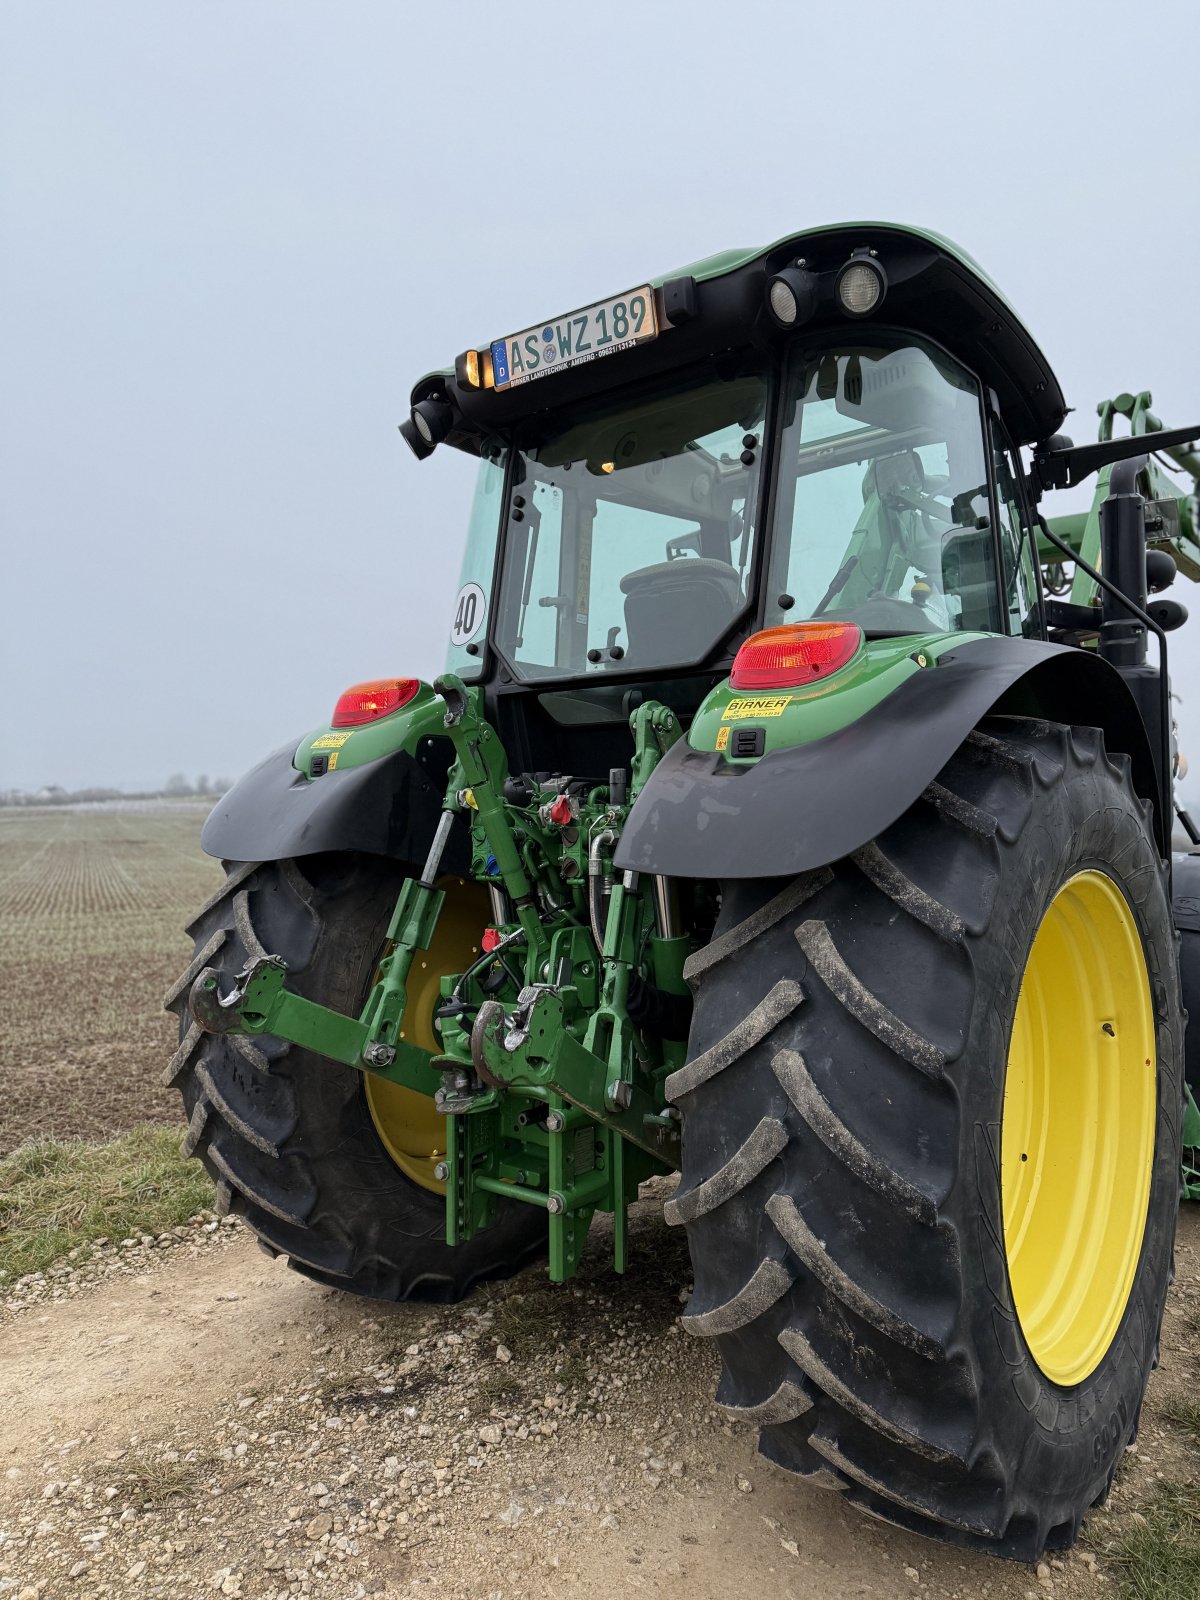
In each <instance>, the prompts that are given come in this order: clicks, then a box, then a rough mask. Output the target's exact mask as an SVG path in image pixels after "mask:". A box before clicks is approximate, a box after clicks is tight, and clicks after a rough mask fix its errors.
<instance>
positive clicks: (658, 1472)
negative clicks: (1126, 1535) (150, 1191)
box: [0, 1183, 1200, 1600]
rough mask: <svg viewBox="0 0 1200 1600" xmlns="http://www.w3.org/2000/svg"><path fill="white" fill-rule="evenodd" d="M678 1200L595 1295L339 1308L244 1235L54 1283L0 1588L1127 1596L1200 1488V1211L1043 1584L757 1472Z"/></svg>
mask: <svg viewBox="0 0 1200 1600" xmlns="http://www.w3.org/2000/svg"><path fill="white" fill-rule="evenodd" d="M659 1187H660V1188H662V1189H663V1190H664V1192H665V1191H666V1190H667V1189H669V1187H670V1186H669V1185H668V1184H665V1183H664V1184H660V1185H659ZM661 1201H662V1195H661V1194H659V1193H655V1194H652V1195H648V1196H647V1198H646V1199H645V1200H643V1201H642V1202H641V1204H640V1205H639V1206H638V1208H637V1211H636V1215H635V1218H634V1244H635V1249H634V1262H635V1265H634V1267H633V1269H632V1271H631V1272H630V1273H629V1275H628V1276H627V1277H626V1278H625V1279H624V1280H619V1279H616V1278H614V1277H613V1276H612V1275H611V1274H610V1273H609V1272H608V1271H607V1269H606V1265H605V1260H606V1251H605V1240H604V1239H603V1237H601V1236H600V1233H599V1231H598V1232H597V1234H596V1235H595V1236H594V1237H593V1241H592V1246H591V1249H590V1251H589V1257H588V1262H587V1264H586V1267H585V1270H584V1272H583V1274H582V1276H581V1278H580V1280H579V1281H578V1282H577V1283H575V1284H574V1285H572V1286H570V1287H568V1288H566V1289H560V1290H552V1289H551V1288H550V1286H549V1285H547V1284H546V1283H545V1281H544V1279H543V1278H542V1276H541V1274H540V1272H539V1271H536V1270H534V1271H530V1272H527V1273H526V1274H524V1275H523V1276H522V1277H521V1278H520V1279H518V1280H516V1282H515V1283H513V1284H511V1285H505V1286H501V1287H496V1288H492V1289H488V1290H485V1291H483V1292H482V1293H481V1294H480V1295H479V1296H478V1297H476V1299H474V1300H473V1301H472V1302H470V1303H468V1304H467V1305H465V1306H462V1307H459V1308H431V1307H418V1306H405V1307H381V1306H376V1305H372V1304H369V1303H364V1302H361V1301H356V1300H353V1299H350V1298H348V1297H345V1296H342V1295H340V1294H336V1293H333V1292H332V1291H329V1290H325V1289H320V1288H317V1287H316V1286H315V1285H313V1284H311V1283H308V1282H306V1281H305V1280H304V1279H302V1278H300V1277H298V1276H296V1275H294V1274H292V1273H291V1272H289V1271H288V1270H287V1269H286V1268H285V1267H284V1266H283V1265H282V1264H280V1263H270V1262H268V1261H267V1259H266V1258H265V1257H264V1256H262V1255H261V1254H260V1253H259V1252H258V1251H257V1250H256V1248H255V1246H254V1244H253V1242H252V1241H251V1239H250V1238H249V1237H248V1236H247V1234H246V1233H245V1231H244V1230H243V1229H242V1228H241V1227H240V1226H234V1227H231V1228H220V1229H215V1230H214V1232H213V1233H211V1234H206V1233H204V1231H203V1230H199V1229H197V1230H190V1231H189V1230H181V1232H188V1237H187V1238H183V1239H173V1240H172V1241H171V1246H170V1248H165V1247H163V1246H159V1245H155V1244H153V1243H151V1244H150V1245H133V1242H132V1241H131V1242H130V1243H131V1246H132V1248H130V1247H127V1248H125V1249H124V1250H121V1249H119V1248H118V1249H114V1250H112V1251H110V1252H108V1257H109V1258H110V1260H109V1264H108V1265H107V1266H106V1267H104V1268H102V1273H103V1275H101V1276H100V1277H99V1278H98V1279H97V1280H96V1281H95V1282H93V1283H87V1282H84V1283H81V1284H80V1285H78V1286H75V1285H73V1284H72V1283H71V1281H70V1280H69V1279H59V1280H49V1281H47V1282H44V1283H42V1284H40V1285H33V1286H26V1287H25V1288H24V1289H23V1290H21V1291H19V1292H18V1294H17V1296H16V1297H15V1298H16V1302H17V1307H18V1308H17V1309H14V1308H13V1306H12V1303H11V1302H10V1304H9V1308H8V1309H7V1310H6V1311H5V1312H2V1313H0V1317H2V1318H3V1321H0V1414H2V1415H3V1416H4V1429H3V1435H2V1439H0V1592H3V1591H4V1585H5V1583H6V1582H7V1585H8V1590H9V1592H10V1593H12V1594H13V1595H14V1600H15V1597H17V1596H21V1595H23V1594H29V1595H38V1596H45V1597H46V1600H54V1597H57V1596H67V1595H70V1596H78V1597H81V1600H83V1597H89V1596H94V1597H109V1596H113V1595H125V1594H134V1593H136V1594H137V1595H139V1596H142V1595H145V1596H160V1595H162V1596H193V1595H195V1596H200V1595H204V1594H211V1593H218V1594H225V1595H241V1596H245V1597H247V1600H250V1597H256V1600H257V1597H264V1600H265V1597H276V1596H278V1597H281V1600H282V1597H284V1596H288V1597H291V1596H293V1595H307V1594H312V1595H322V1596H324V1595H328V1596H330V1597H331V1600H332V1597H336V1600H358V1597H361V1596H366V1595H383V1596H390V1597H396V1600H408V1597H414V1600H415V1597H418V1596H428V1597H446V1600H451V1597H463V1600H466V1597H471V1600H475V1597H479V1600H518V1597H519V1600H530V1597H535V1596H542V1595H547V1596H548V1595H550V1594H552V1593H553V1594H558V1593H560V1592H562V1591H563V1590H564V1589H565V1590H566V1591H567V1592H570V1593H577V1594H584V1593H589V1592H590V1593H592V1594H596V1595H601V1596H609V1595H626V1594H634V1593H646V1594H648V1595H655V1596H663V1597H664V1600H683V1597H685V1596H686V1597H687V1600H718V1597H720V1600H725V1597H727V1596H729V1595H731V1594H736V1593H739V1592H744V1593H746V1594H753V1595H763V1596H778V1597H780V1600H849V1597H852V1596H854V1597H860V1596H861V1597H889V1600H891V1597H895V1596H902V1595H908V1594H915V1595H921V1596H927V1597H929V1600H984V1597H994V1600H1025V1597H1027V1596H1029V1595H1046V1594H1057V1595H1060V1596H1063V1597H1069V1600H1092V1597H1095V1596H1101V1595H1112V1594H1113V1593H1114V1586H1113V1583H1112V1580H1111V1578H1110V1576H1109V1574H1108V1572H1107V1571H1106V1562H1105V1559H1104V1556H1103V1544H1104V1542H1105V1538H1106V1537H1107V1535H1108V1533H1109V1531H1110V1529H1111V1527H1112V1526H1113V1525H1114V1523H1116V1522H1119V1520H1120V1518H1121V1516H1122V1514H1124V1515H1136V1513H1135V1512H1134V1510H1133V1507H1134V1506H1135V1505H1136V1504H1137V1502H1138V1500H1139V1497H1141V1496H1143V1495H1144V1494H1145V1493H1146V1491H1147V1490H1148V1488H1149V1487H1151V1486H1152V1482H1153V1480H1154V1475H1155V1473H1156V1472H1159V1473H1161V1471H1162V1467H1161V1466H1160V1465H1159V1464H1158V1463H1159V1461H1160V1459H1161V1458H1162V1457H1163V1454H1164V1452H1165V1454H1166V1455H1167V1456H1169V1457H1170V1458H1171V1470H1172V1471H1174V1472H1177V1471H1178V1470H1179V1465H1180V1462H1179V1454H1180V1450H1181V1448H1182V1447H1181V1446H1180V1444H1179V1442H1178V1440H1177V1439H1176V1438H1175V1437H1174V1436H1168V1433H1167V1431H1166V1430H1165V1425H1164V1424H1163V1422H1162V1418H1161V1411H1162V1404H1163V1401H1164V1399H1165V1397H1166V1396H1167V1395H1169V1394H1171V1393H1173V1392H1176V1391H1178V1390H1179V1389H1180V1387H1181V1386H1183V1385H1184V1384H1185V1383H1190V1382H1192V1381H1194V1377H1195V1345H1196V1337H1195V1330H1194V1327H1192V1326H1191V1325H1190V1324H1191V1322H1194V1319H1195V1317H1196V1312H1197V1309H1198V1308H1200V1213H1197V1212H1196V1211H1194V1210H1193V1211H1188V1212H1186V1213H1185V1215H1184V1217H1183V1221H1182V1228H1181V1238H1180V1250H1179V1262H1180V1280H1179V1283H1178V1284H1177V1287H1176V1291H1175V1293H1174V1296H1173V1304H1172V1308H1171V1311H1170V1313H1169V1320H1168V1327H1167V1350H1166V1360H1165V1362H1164V1366H1163V1369H1162V1370H1161V1371H1160V1372H1159V1374H1157V1375H1156V1377H1155V1379H1154V1382H1153V1384H1152V1387H1151V1398H1150V1403H1149V1408H1148V1415H1147V1418H1146V1421H1145V1424H1144V1427H1143V1432H1142V1442H1141V1444H1140V1446H1139V1449H1138V1452H1137V1453H1136V1455H1134V1456H1132V1457H1130V1460H1129V1464H1128V1466H1127V1468H1126V1471H1125V1472H1124V1473H1123V1475H1122V1481H1121V1483H1120V1485H1119V1486H1118V1489H1117V1492H1116V1494H1115V1495H1114V1499H1113V1502H1112V1506H1111V1512H1110V1514H1109V1515H1106V1516H1101V1517H1097V1518H1094V1519H1092V1521H1090V1522H1089V1524H1088V1527H1087V1532H1086V1536H1085V1539H1084V1541H1083V1542H1082V1544H1081V1545H1080V1546H1079V1548H1078V1549H1077V1550H1076V1551H1075V1552H1073V1553H1072V1554H1071V1555H1070V1556H1068V1557H1067V1558H1066V1559H1065V1560H1063V1561H1061V1562H1059V1561H1057V1560H1056V1561H1054V1562H1052V1563H1049V1564H1048V1565H1047V1568H1046V1570H1045V1572H1044V1574H1043V1576H1042V1577H1041V1578H1038V1577H1037V1576H1036V1574H1035V1573H1033V1572H1032V1571H1031V1570H1030V1569H1028V1568H1026V1567H1017V1566H1012V1565H1008V1564H1005V1563H1001V1562H997V1561H993V1560H990V1559H988V1558H985V1557H979V1556H967V1555H965V1554H963V1553H962V1552H959V1551H955V1550H950V1549H945V1548H942V1547H940V1546H937V1545H933V1544H930V1543H927V1542H926V1541H924V1540H920V1539H916V1538H911V1537H909V1536H907V1535H905V1534H902V1533H900V1532H897V1531H896V1530H894V1529H891V1528H888V1527H885V1526H883V1525H880V1524H876V1523H873V1522H870V1521H868V1520H866V1519H864V1518H863V1517H862V1516H860V1515H859V1514H857V1513H855V1512H853V1511H851V1510H850V1509H849V1508H847V1507H845V1506H844V1505H843V1504H842V1503H841V1501H840V1500H839V1498H838V1497H837V1496H836V1495H835V1494H830V1493H829V1492H828V1491H823V1490H820V1489H814V1488H810V1487H807V1486H806V1485H804V1484H801V1483H797V1482H796V1480H794V1479H791V1478H789V1477H787V1476H786V1475H784V1474H782V1473H780V1472H779V1471H777V1470H776V1469H774V1468H772V1467H770V1466H768V1465H767V1464H766V1463H765V1462H763V1461H762V1460H761V1459H759V1458H758V1457H757V1456H756V1454H755V1450H754V1439H753V1433H752V1430H749V1429H745V1428H737V1427H732V1426H730V1425H729V1424H727V1423H723V1422H722V1421H721V1420H720V1418H719V1417H718V1415H717V1413H716V1412H715V1411H714V1409H713V1407H712V1405H711V1402H710V1396H711V1393H712V1389H713V1385H714V1381H715V1372H714V1371H713V1370H712V1366H713V1362H712V1353H711V1351H710V1350H709V1349H708V1348H707V1347H705V1346H703V1345H701V1344H699V1343H697V1342H694V1341H692V1340H690V1339H688V1338H687V1336H686V1335H685V1334H683V1333H682V1332H681V1331H680V1329H679V1325H678V1322H677V1320H676V1319H677V1315H678V1311H679V1307H680V1300H681V1296H682V1294H683V1292H684V1290H685V1289H686V1285H687V1281H688V1267H687V1258H686V1253H685V1251H684V1250H683V1249H682V1247H681V1242H680V1240H679V1238H678V1235H677V1234H676V1233H675V1232H674V1230H668V1229H667V1228H666V1227H665V1226H664V1224H663V1222H662V1215H661ZM72 1288H75V1289H76V1292H74V1293H72V1292H71V1290H72ZM55 1296H58V1297H59V1298H55ZM502 1339H503V1340H507V1341H511V1343H510V1344H508V1345H505V1346H504V1350H505V1351H511V1360H507V1361H504V1360H501V1359H498V1358H497V1353H496V1352H497V1345H498V1343H499V1342H500V1341H501V1340H502ZM189 1458H190V1459H189ZM1198 1465H1200V1461H1198V1460H1197V1458H1196V1457H1195V1456H1193V1457H1192V1458H1191V1461H1190V1468H1191V1470H1192V1472H1193V1475H1194V1473H1195V1470H1196V1467H1197V1466H1198ZM1097 1549H1100V1551H1101V1553H1100V1555H1099V1558H1098V1559H1097V1555H1096V1551H1097Z"/></svg>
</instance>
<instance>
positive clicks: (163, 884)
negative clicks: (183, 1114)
mask: <svg viewBox="0 0 1200 1600" xmlns="http://www.w3.org/2000/svg"><path fill="white" fill-rule="evenodd" d="M205 810H206V807H205V806H204V805H203V804H200V805H187V804H180V803H166V802H164V803H160V804H159V805H157V806H154V805H153V804H152V803H141V804H137V803H135V804H133V805H125V806H112V805H104V806H97V807H95V808H91V809H86V810H83V809H75V808H67V807H62V806H58V807H45V808H36V809H35V808H28V809H27V808H25V807H0V1084H2V1085H3V1092H2V1093H0V1155H3V1154H4V1153H5V1152H6V1151H8V1150H11V1149H12V1147H13V1146H14V1145H15V1144H17V1143H19V1142H20V1140H22V1139H24V1138H28V1137H30V1136H36V1135H39V1134H59V1135H62V1136H64V1137H86V1138H96V1139H99V1138H104V1137H105V1136H106V1135H108V1134H112V1133H120V1132H123V1131H124V1130H125V1129H126V1128H129V1127H131V1126H132V1125H133V1124H134V1123H135V1122H137V1121H139V1120H142V1119H149V1120H155V1121H163V1122H167V1121H174V1120H175V1119H176V1117H177V1116H178V1106H177V1097H176V1096H175V1095H174V1094H171V1093H168V1091H166V1090H165V1089H164V1088H163V1087H162V1085H161V1082H160V1080H161V1077H162V1068H163V1063H164V1062H165V1061H167V1060H168V1059H169V1057H170V1054H171V1049H172V1048H173V1047H172V1045H171V1042H170V1041H171V1038H172V1033H173V1019H171V1018H170V1017H167V1016H164V1015H163V1010H162V997H163V994H164V992H165V991H166V988H167V986H168V984H169V983H170V982H171V981H172V979H174V978H175V977H177V976H178V974H179V973H180V972H181V971H182V970H183V968H184V967H185V966H186V965H187V963H188V961H189V960H190V959H191V953H192V951H191V942H190V940H188V939H187V938H186V937H185V935H184V933H183V924H184V922H185V921H186V920H187V917H188V915H189V914H190V912H191V911H192V910H193V909H194V908H195V907H197V906H199V905H200V904H201V903H202V902H203V901H204V899H205V898H206V897H207V896H208V895H209V894H210V893H211V891H212V890H213V889H214V888H215V887H216V885H217V884H218V883H219V882H220V881H221V869H220V867H219V866H218V865H217V863H216V862H214V861H210V860H209V859H208V857H207V856H204V855H202V854H201V852H200V846H199V836H200V826H201V824H202V822H203V820H204V814H205Z"/></svg>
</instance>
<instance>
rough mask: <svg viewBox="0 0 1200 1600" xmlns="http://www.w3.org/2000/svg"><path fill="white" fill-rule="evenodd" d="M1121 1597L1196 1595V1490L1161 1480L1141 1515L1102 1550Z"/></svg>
mask: <svg viewBox="0 0 1200 1600" xmlns="http://www.w3.org/2000/svg"><path fill="white" fill-rule="evenodd" d="M1105 1554H1106V1555H1107V1557H1108V1559H1109V1561H1111V1562H1112V1563H1113V1565H1114V1566H1115V1567H1116V1568H1117V1582H1118V1593H1119V1595H1120V1596H1121V1600H1196V1596H1197V1595H1200V1489H1196V1488H1193V1487H1192V1486H1191V1485H1190V1484H1182V1483H1163V1484H1161V1485H1160V1486H1159V1488H1158V1490H1157V1492H1156V1494H1155V1496H1154V1499H1153V1501H1152V1502H1151V1503H1150V1505H1149V1506H1147V1507H1146V1508H1145V1510H1144V1511H1143V1513H1142V1520H1139V1521H1136V1522H1132V1523H1130V1524H1129V1525H1128V1526H1126V1527H1125V1528H1124V1529H1123V1530H1122V1532H1121V1534H1120V1536H1119V1538H1117V1539H1116V1540H1114V1542H1113V1543H1112V1544H1111V1545H1110V1546H1109V1547H1108V1549H1107V1550H1106V1551H1105Z"/></svg>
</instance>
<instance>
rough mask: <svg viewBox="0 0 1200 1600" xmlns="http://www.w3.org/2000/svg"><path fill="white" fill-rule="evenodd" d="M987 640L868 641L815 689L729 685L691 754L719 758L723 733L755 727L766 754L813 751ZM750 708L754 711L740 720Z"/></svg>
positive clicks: (716, 692) (716, 694)
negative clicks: (918, 676)
mask: <svg viewBox="0 0 1200 1600" xmlns="http://www.w3.org/2000/svg"><path fill="white" fill-rule="evenodd" d="M986 637H987V635H985V634H982V633H931V634H913V635H911V636H907V637H904V638H897V639H869V640H865V641H864V642H863V644H862V646H861V647H860V648H859V650H858V651H857V653H856V654H855V655H854V656H853V657H852V659H851V660H850V661H848V662H847V663H846V665H845V666H844V667H842V668H841V669H840V670H839V671H837V672H835V673H833V674H831V675H830V676H829V677H828V678H826V679H824V680H823V681H822V682H821V683H819V684H817V685H815V686H814V687H813V688H811V689H766V690H750V689H746V690H737V689H733V688H731V687H730V684H729V680H728V678H726V679H725V680H724V681H723V682H721V683H719V684H717V686H716V687H715V688H714V689H713V690H712V691H711V692H710V694H709V695H708V697H707V699H706V700H705V701H704V703H703V704H702V705H701V707H700V709H699V710H698V711H697V713H696V715H695V718H694V719H693V722H692V725H691V727H690V728H689V730H688V743H689V744H690V745H691V746H692V748H693V749H694V750H721V749H722V748H723V746H722V744H721V742H720V736H721V733H722V730H725V732H726V734H731V732H732V730H733V729H735V728H738V727H743V726H751V727H756V728H762V729H764V730H765V733H766V751H771V750H780V749H783V748H786V747H787V746H789V745H799V744H811V743H812V742H813V740H814V739H824V738H825V737H826V736H827V735H829V734H831V733H837V732H838V731H839V730H840V729H842V728H846V727H849V725H850V724H851V723H852V722H857V721H858V719H859V717H861V716H863V715H865V714H866V712H868V711H871V710H873V709H874V708H875V706H877V705H879V704H880V702H881V701H883V700H885V699H886V698H887V697H888V695H890V694H892V693H894V691H895V690H896V689H898V688H899V687H900V685H901V684H902V683H904V682H905V680H906V679H908V678H911V677H912V676H913V674H914V673H917V672H928V671H932V670H935V669H936V667H937V664H938V661H939V660H940V659H941V657H942V656H943V655H945V654H946V652H947V651H950V650H953V649H955V648H956V647H957V646H958V645H962V644H966V643H969V642H970V641H971V640H974V639H983V638H986ZM747 702H753V705H752V706H747V707H746V710H745V714H744V715H742V714H740V711H741V708H742V707H743V706H745V705H746V703H747ZM731 711H732V712H733V713H734V714H733V715H730V712H731ZM725 757H726V760H728V761H730V762H731V763H733V764H735V765H739V766H740V765H744V764H745V762H743V761H736V760H735V758H734V757H733V756H732V755H730V753H729V751H728V750H725ZM750 759H751V760H754V759H757V758H755V757H751V758H750Z"/></svg>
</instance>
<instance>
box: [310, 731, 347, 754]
mask: <svg viewBox="0 0 1200 1600" xmlns="http://www.w3.org/2000/svg"><path fill="white" fill-rule="evenodd" d="M349 737H350V735H349V734H348V733H323V734H322V735H321V737H320V738H319V739H314V740H313V742H312V748H313V749H314V750H340V749H341V748H342V746H343V745H344V744H345V742H346V740H347V739H348V738H349Z"/></svg>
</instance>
